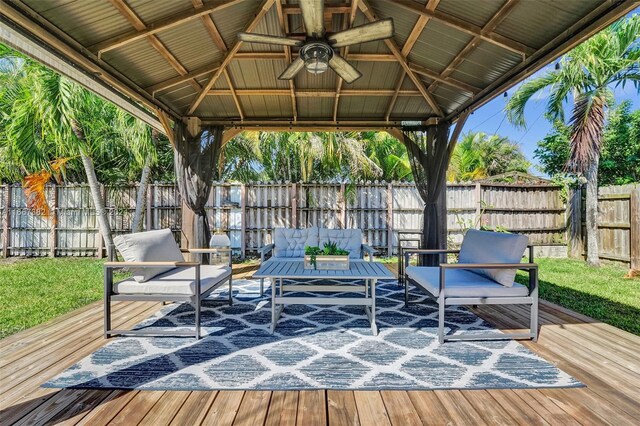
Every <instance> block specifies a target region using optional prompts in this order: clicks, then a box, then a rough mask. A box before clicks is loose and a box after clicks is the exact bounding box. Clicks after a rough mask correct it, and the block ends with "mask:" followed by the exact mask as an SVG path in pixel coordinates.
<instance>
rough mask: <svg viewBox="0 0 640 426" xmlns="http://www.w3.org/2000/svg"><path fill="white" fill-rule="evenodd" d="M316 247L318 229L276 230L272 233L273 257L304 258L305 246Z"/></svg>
mask: <svg viewBox="0 0 640 426" xmlns="http://www.w3.org/2000/svg"><path fill="white" fill-rule="evenodd" d="M317 245H318V228H305V229H291V228H276V229H274V231H273V256H274V257H281V258H282V257H304V248H305V247H306V246H311V247H313V246H317Z"/></svg>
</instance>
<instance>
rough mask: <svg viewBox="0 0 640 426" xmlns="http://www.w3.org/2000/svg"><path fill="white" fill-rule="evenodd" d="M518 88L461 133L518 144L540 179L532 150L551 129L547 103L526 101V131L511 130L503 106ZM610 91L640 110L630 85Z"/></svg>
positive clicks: (479, 112) (542, 99)
mask: <svg viewBox="0 0 640 426" xmlns="http://www.w3.org/2000/svg"><path fill="white" fill-rule="evenodd" d="M635 13H640V12H638V9H636V11H634V12H632V13H630V15H631V14H635ZM554 66H555V62H554V63H552V64H551V65H548V66H546V67H544V68H542V69H541V70H540V71H538V72H537V73H535V74H533V75H532V76H531V77H530V78H529V79H532V78H536V77H540V76H541V75H543V74H544V73H545V72H546V71H547V70H549V69H551V68H552V67H554ZM525 81H526V80H525ZM520 84H522V83H520ZM520 84H518V85H516V86H514V87H512V88H511V89H510V90H509V91H508V92H507V97H504V95H500V96H498V97H497V98H495V99H493V100H492V101H491V102H488V103H486V104H485V105H483V106H482V107H481V108H479V109H477V110H476V111H474V113H473V114H472V115H471V116H469V118H468V119H467V122H466V123H465V126H464V130H463V133H467V132H469V131H473V132H484V133H487V134H490V135H493V134H498V135H500V136H504V137H507V138H509V139H510V140H512V141H514V142H516V143H518V144H520V148H521V149H522V152H523V153H524V154H525V156H526V157H527V159H528V160H529V161H530V162H531V163H532V164H533V167H532V168H531V172H532V173H533V174H535V175H539V176H542V175H544V173H543V172H541V171H540V170H538V169H536V167H535V166H536V165H537V164H539V162H538V161H537V160H536V159H535V158H534V150H535V149H536V146H537V142H538V141H539V140H541V139H543V138H544V137H545V136H546V135H547V134H548V133H549V132H550V131H551V128H552V125H551V123H550V122H549V121H547V120H546V119H545V117H544V110H545V105H546V102H547V100H546V96H547V93H545V92H541V93H538V94H536V95H534V97H533V98H532V99H531V100H530V101H529V103H528V105H527V108H526V110H525V120H526V123H527V127H526V128H524V129H523V128H519V127H516V126H513V125H512V124H511V123H509V121H508V120H507V119H506V118H505V113H504V107H505V106H506V104H507V101H508V100H509V97H510V96H511V95H512V94H513V93H514V91H515V90H516V89H517V88H518V87H519V85H520ZM612 89H613V92H614V95H615V98H616V102H617V103H620V102H622V101H624V100H627V99H629V100H631V102H632V103H633V105H632V108H633V109H637V108H640V99H639V97H638V95H637V94H636V92H635V88H634V87H633V84H627V85H626V87H625V88H622V87H613V88H612ZM570 116H571V108H570V107H569V108H566V107H565V117H567V118H568V117H570Z"/></svg>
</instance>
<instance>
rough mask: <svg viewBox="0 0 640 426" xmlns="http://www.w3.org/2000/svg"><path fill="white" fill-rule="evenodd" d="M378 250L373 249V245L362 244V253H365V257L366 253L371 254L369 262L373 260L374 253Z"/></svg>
mask: <svg viewBox="0 0 640 426" xmlns="http://www.w3.org/2000/svg"><path fill="white" fill-rule="evenodd" d="M375 252H376V251H375V250H374V249H373V247H371V246H370V245H367V244H362V254H363V256H362V257H363V258H364V253H366V254H368V255H369V262H373V255H374V253H375Z"/></svg>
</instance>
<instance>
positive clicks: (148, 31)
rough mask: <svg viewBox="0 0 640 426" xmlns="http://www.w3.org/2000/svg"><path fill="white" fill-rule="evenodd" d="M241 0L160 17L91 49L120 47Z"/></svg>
mask: <svg viewBox="0 0 640 426" xmlns="http://www.w3.org/2000/svg"><path fill="white" fill-rule="evenodd" d="M241 1H243V0H224V1H222V0H218V1H215V2H213V3H211V4H209V5H207V6H204V7H202V8H200V9H189V10H186V11H184V12H182V13H178V14H174V15H172V16H170V17H168V18H164V19H160V20H158V21H155V22H150V23H148V24H147V25H146V28H145V29H143V30H138V31H136V32H132V33H129V34H125V35H123V36H118V37H114V38H111V39H109V40H105V41H103V42H100V43H97V44H94V45H93V46H90V47H89V50H91V51H92V52H95V53H98V54H101V53H104V52H107V51H109V50H113V49H117V48H119V47H122V46H126V45H127V44H130V43H133V42H134V41H137V40H140V39H142V38H144V37H147V36H149V35H152V34H156V33H159V32H160V31H165V30H168V29H171V28H174V27H176V26H178V25H182V24H185V23H187V22H190V21H192V20H194V19H198V18H200V17H201V16H205V15H208V14H210V13H213V12H215V11H217V10H222V9H224V8H226V7H229V6H233V5H234V4H237V3H240V2H241Z"/></svg>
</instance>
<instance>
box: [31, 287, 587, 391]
mask: <svg viewBox="0 0 640 426" xmlns="http://www.w3.org/2000/svg"><path fill="white" fill-rule="evenodd" d="M233 284H234V288H233V291H234V295H233V296H234V304H233V306H229V305H228V304H226V303H225V302H224V300H225V299H226V297H227V296H226V293H225V291H224V290H220V291H218V292H215V293H213V294H212V295H211V296H210V298H208V299H207V300H205V301H204V302H203V310H202V314H201V315H202V325H203V327H202V333H203V336H204V337H203V338H201V339H200V340H198V341H196V340H195V339H194V338H189V337H116V338H112V339H110V340H109V341H107V342H106V344H105V345H104V346H103V347H101V348H100V349H98V350H97V351H95V352H94V353H93V354H91V355H90V356H88V357H86V358H84V359H82V360H81V361H80V362H78V363H77V364H75V365H73V366H72V367H70V368H69V369H68V370H66V371H64V372H63V373H62V374H60V375H59V376H57V377H55V378H53V379H52V380H50V381H49V382H47V383H45V384H44V385H43V386H45V387H56V388H90V389H98V388H104V389H150V390H230V389H238V390H251V389H263V390H303V389H344V390H347V389H350V390H382V389H402V390H431V389H489V388H493V389H498V388H513V389H527V388H546V387H578V386H582V384H581V383H580V382H578V381H576V380H575V379H574V378H572V377H571V376H569V375H568V374H566V373H564V372H563V371H561V370H560V369H558V368H557V367H555V366H554V365H553V364H551V363H549V362H548V361H546V360H544V359H542V358H540V357H539V356H537V355H536V354H534V353H533V352H531V351H529V350H528V349H526V348H525V347H524V346H522V345H521V344H519V343H518V342H516V341H510V340H506V341H484V342H483V341H476V342H473V341H456V342H447V343H445V344H443V345H440V344H439V343H438V339H437V337H436V331H437V308H436V305H435V304H434V303H433V302H432V301H431V300H428V299H426V300H424V301H423V302H422V303H419V304H412V305H410V307H409V308H405V307H404V293H403V290H402V288H401V287H399V286H398V285H397V282H396V281H391V280H388V281H380V282H379V283H378V285H377V292H376V305H377V311H376V312H377V313H376V317H377V318H376V319H377V324H378V328H379V334H378V335H377V336H373V335H372V333H371V329H370V324H369V321H368V319H367V317H366V315H365V313H364V310H363V308H362V307H361V306H344V305H336V306H316V305H298V306H287V307H286V308H285V309H284V311H283V313H282V315H281V317H280V320H279V321H278V326H277V327H276V331H275V333H273V334H272V333H271V332H270V331H269V325H270V320H271V310H270V301H269V298H270V293H269V291H270V290H269V287H267V291H265V295H264V297H262V298H261V297H260V296H259V293H258V281H257V280H235V281H234V283H233ZM341 284H344V282H343V281H342V282H341ZM288 295H294V294H293V293H290V294H288ZM351 295H352V293H336V294H323V296H329V297H350V296H351ZM298 296H310V294H309V293H299V294H298ZM351 297H352V296H351ZM216 299H220V300H223V301H218V300H216ZM194 316H195V315H194V311H193V308H192V307H191V306H190V305H189V304H186V303H177V304H172V305H167V306H165V307H163V308H162V309H161V310H160V311H159V312H157V313H156V314H155V315H154V316H152V317H151V318H149V319H147V320H145V321H143V322H142V323H140V324H139V325H138V326H137V327H136V328H144V329H154V328H158V329H162V330H167V329H175V330H185V329H188V327H190V326H191V325H192V324H193V323H194ZM446 326H447V327H448V330H447V332H451V333H461V332H464V333H472V332H474V331H486V330H491V331H496V330H495V329H494V327H492V326H491V325H490V324H488V323H486V322H485V321H483V320H482V319H480V318H479V317H477V316H476V315H475V314H473V313H472V312H470V311H468V310H467V309H465V308H463V307H447V311H446ZM189 329H192V328H189Z"/></svg>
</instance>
